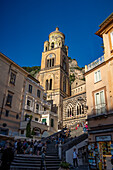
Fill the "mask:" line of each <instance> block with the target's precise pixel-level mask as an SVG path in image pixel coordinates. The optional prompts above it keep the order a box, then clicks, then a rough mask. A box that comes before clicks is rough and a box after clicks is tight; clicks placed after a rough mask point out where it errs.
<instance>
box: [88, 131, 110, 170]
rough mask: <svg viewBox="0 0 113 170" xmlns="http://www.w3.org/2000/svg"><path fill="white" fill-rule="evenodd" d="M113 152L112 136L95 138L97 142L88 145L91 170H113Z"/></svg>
mask: <svg viewBox="0 0 113 170" xmlns="http://www.w3.org/2000/svg"><path fill="white" fill-rule="evenodd" d="M93 137H94V136H93ZM111 150H112V136H111V135H110V134H109V135H102V134H101V135H97V136H95V142H91V143H89V145H88V160H89V167H90V169H99V170H112V164H111V156H112V155H111Z"/></svg>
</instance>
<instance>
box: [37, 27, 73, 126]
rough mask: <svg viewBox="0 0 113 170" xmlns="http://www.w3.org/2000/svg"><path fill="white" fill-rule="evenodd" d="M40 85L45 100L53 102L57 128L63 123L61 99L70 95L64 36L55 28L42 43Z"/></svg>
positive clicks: (66, 49)
mask: <svg viewBox="0 0 113 170" xmlns="http://www.w3.org/2000/svg"><path fill="white" fill-rule="evenodd" d="M38 79H39V81H40V85H41V86H43V87H44V90H45V92H46V93H47V100H53V104H55V105H56V106H57V108H58V111H57V114H58V121H59V128H61V127H62V126H61V125H62V122H63V98H66V97H68V96H69V95H70V87H69V61H68V46H66V45H65V35H64V34H63V33H62V32H60V31H59V28H58V27H57V28H56V30H55V31H53V32H51V33H50V34H49V41H45V42H44V51H43V52H42V60H41V70H40V72H39V75H38Z"/></svg>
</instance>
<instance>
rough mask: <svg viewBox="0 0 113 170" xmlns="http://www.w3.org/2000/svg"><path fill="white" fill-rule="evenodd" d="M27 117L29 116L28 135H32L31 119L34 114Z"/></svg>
mask: <svg viewBox="0 0 113 170" xmlns="http://www.w3.org/2000/svg"><path fill="white" fill-rule="evenodd" d="M26 117H27V118H28V117H29V121H28V123H27V126H26V137H31V120H32V115H30V116H27V115H26Z"/></svg>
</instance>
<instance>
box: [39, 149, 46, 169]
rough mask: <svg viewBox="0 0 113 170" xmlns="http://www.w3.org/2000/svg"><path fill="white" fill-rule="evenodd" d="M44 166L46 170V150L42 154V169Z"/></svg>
mask: <svg viewBox="0 0 113 170" xmlns="http://www.w3.org/2000/svg"><path fill="white" fill-rule="evenodd" d="M43 167H44V170H46V163H45V150H43V151H42V155H41V167H40V169H41V170H42V169H43Z"/></svg>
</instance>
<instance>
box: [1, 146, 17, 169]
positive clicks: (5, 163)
mask: <svg viewBox="0 0 113 170" xmlns="http://www.w3.org/2000/svg"><path fill="white" fill-rule="evenodd" d="M13 158H14V152H13V149H12V145H11V143H7V147H6V149H5V150H4V151H3V155H2V158H1V161H2V163H1V169H2V170H9V169H10V164H11V162H12V160H13Z"/></svg>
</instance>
